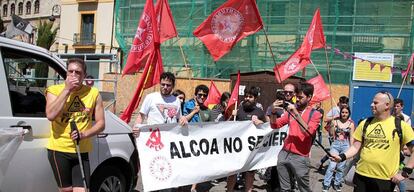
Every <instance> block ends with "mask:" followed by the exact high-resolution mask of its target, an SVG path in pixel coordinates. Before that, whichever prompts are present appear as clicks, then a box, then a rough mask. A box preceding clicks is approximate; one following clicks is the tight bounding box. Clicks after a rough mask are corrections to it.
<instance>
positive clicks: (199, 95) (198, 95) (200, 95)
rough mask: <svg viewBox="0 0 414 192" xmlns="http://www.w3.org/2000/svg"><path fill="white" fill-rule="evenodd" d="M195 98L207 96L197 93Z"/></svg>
mask: <svg viewBox="0 0 414 192" xmlns="http://www.w3.org/2000/svg"><path fill="white" fill-rule="evenodd" d="M197 97H207V94H203V93H197Z"/></svg>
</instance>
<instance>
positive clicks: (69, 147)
mask: <svg viewBox="0 0 414 192" xmlns="http://www.w3.org/2000/svg"><path fill="white" fill-rule="evenodd" d="M64 88H65V85H64V84H59V85H53V86H50V87H48V88H47V89H46V93H48V92H49V93H51V94H53V95H56V96H58V95H59V94H60V93H61V92H62V91H63V89H64ZM98 95H99V91H98V89H96V88H94V87H92V88H91V87H89V86H82V88H81V89H80V90H78V91H76V92H73V93H72V94H71V95H70V96H69V98H68V99H67V101H66V103H65V105H64V106H63V110H62V113H61V114H59V116H58V117H57V118H56V119H55V120H54V121H52V122H51V129H50V137H49V142H48V144H47V148H48V149H50V150H55V151H60V152H67V153H75V152H76V151H75V148H76V146H75V143H74V141H73V140H72V139H71V138H70V131H71V129H70V121H71V120H74V121H75V122H76V125H77V127H78V130H79V131H80V132H82V131H84V130H87V129H90V128H91V127H92V114H93V112H94V111H93V110H94V109H95V103H96V99H97V98H98ZM79 147H80V152H81V153H85V152H90V151H91V150H92V141H91V139H90V138H87V139H82V140H81V141H80V142H79Z"/></svg>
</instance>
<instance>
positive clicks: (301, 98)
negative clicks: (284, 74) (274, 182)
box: [270, 82, 322, 191]
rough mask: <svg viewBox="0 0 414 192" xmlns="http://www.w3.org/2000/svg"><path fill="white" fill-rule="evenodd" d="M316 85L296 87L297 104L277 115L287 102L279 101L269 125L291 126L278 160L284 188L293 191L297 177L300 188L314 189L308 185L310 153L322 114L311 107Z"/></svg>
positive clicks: (281, 186) (281, 183)
mask: <svg viewBox="0 0 414 192" xmlns="http://www.w3.org/2000/svg"><path fill="white" fill-rule="evenodd" d="M313 90H314V88H313V85H311V84H309V83H306V82H302V83H300V84H299V85H298V87H297V88H296V90H295V93H296V104H295V105H294V104H291V103H289V104H288V105H287V107H286V112H285V113H284V114H283V115H282V116H281V117H280V118H277V116H276V114H275V112H276V109H277V108H278V107H280V106H281V105H283V103H284V102H285V101H280V100H276V101H275V102H274V103H273V111H272V115H271V116H270V125H271V127H272V128H273V129H279V128H282V127H283V126H285V125H289V134H288V136H287V138H286V139H285V142H284V146H283V149H282V150H281V151H280V153H279V156H278V162H277V171H278V173H279V180H280V188H281V191H291V185H292V184H293V181H292V180H291V177H292V176H295V177H296V181H297V182H298V187H299V190H300V191H311V189H310V187H309V163H310V159H309V152H310V150H311V147H312V140H313V137H314V135H315V133H316V130H317V128H318V126H319V123H320V120H321V118H322V115H321V114H320V113H319V112H318V111H316V110H315V109H313V108H312V107H310V106H308V104H309V102H310V100H311V99H312V96H313Z"/></svg>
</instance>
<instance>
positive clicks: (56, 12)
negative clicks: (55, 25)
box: [49, 5, 60, 22]
mask: <svg viewBox="0 0 414 192" xmlns="http://www.w3.org/2000/svg"><path fill="white" fill-rule="evenodd" d="M56 16H60V5H53V7H52V15H50V16H49V21H52V22H54V21H55V20H56Z"/></svg>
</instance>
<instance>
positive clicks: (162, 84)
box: [160, 83, 172, 87]
mask: <svg viewBox="0 0 414 192" xmlns="http://www.w3.org/2000/svg"><path fill="white" fill-rule="evenodd" d="M160 86H161V87H171V86H172V84H168V83H161V84H160Z"/></svg>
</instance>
